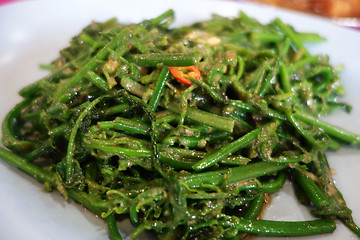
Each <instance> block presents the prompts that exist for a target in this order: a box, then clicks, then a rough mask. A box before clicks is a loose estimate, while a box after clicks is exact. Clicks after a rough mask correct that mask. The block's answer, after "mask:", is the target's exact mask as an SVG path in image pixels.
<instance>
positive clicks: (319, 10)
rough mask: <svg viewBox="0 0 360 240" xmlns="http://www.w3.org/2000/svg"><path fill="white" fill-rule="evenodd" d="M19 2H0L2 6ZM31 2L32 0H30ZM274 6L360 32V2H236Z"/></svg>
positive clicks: (345, 0) (318, 0)
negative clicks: (312, 15) (328, 19)
mask: <svg viewBox="0 0 360 240" xmlns="http://www.w3.org/2000/svg"><path fill="white" fill-rule="evenodd" d="M17 1H29V0H0V6H1V5H4V4H8V3H12V2H17ZM30 1H31V0H30ZM234 1H244V2H246V1H247V2H257V3H259V4H267V5H274V6H277V7H281V8H287V9H292V10H295V11H299V12H305V13H310V14H314V15H319V16H322V17H326V18H330V19H331V20H333V21H334V22H335V23H337V24H339V25H342V26H347V27H352V28H355V29H358V30H360V0H234Z"/></svg>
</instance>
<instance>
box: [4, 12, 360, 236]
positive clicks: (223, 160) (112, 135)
mask: <svg viewBox="0 0 360 240" xmlns="http://www.w3.org/2000/svg"><path fill="white" fill-rule="evenodd" d="M173 20H174V12H173V11H172V10H169V11H166V12H165V13H163V14H162V15H160V16H158V17H155V18H153V19H150V20H145V21H143V22H141V23H139V24H129V25H124V24H121V23H118V22H117V20H116V19H110V20H109V21H107V22H103V23H99V22H93V23H91V24H90V25H89V26H87V27H86V28H84V29H83V30H82V31H81V33H80V34H79V35H77V36H75V37H74V38H73V39H72V40H71V43H70V46H69V47H67V48H65V49H63V50H61V51H60V56H59V57H58V58H57V59H56V60H54V61H53V62H52V63H51V64H50V65H48V66H47V68H48V69H50V70H51V73H50V74H49V75H48V76H46V77H45V78H43V79H40V80H39V81H37V82H35V83H33V84H31V85H29V86H27V87H25V88H23V89H22V90H21V91H20V95H21V96H22V97H23V101H22V102H21V103H19V104H18V105H16V106H15V107H14V108H13V109H12V110H11V111H10V112H9V113H8V115H7V116H6V118H5V120H4V122H3V125H2V140H3V143H4V145H5V146H6V147H7V148H8V149H9V150H7V149H5V148H0V157H1V158H3V159H5V160H7V161H9V162H10V163H12V164H13V165H15V166H17V167H18V168H20V169H22V170H23V171H25V172H27V173H29V174H30V175H32V176H34V177H35V178H36V179H38V180H39V181H41V182H44V184H45V186H46V188H47V189H48V190H49V191H50V190H52V189H57V190H58V191H59V192H60V193H61V194H62V195H63V196H64V197H65V199H67V198H72V199H74V200H75V201H77V202H79V203H80V204H82V205H83V206H85V207H86V208H88V209H89V210H91V211H93V212H94V213H95V214H98V215H99V216H101V217H102V218H104V219H106V220H107V223H108V229H109V235H110V237H111V239H121V235H120V233H119V231H118V228H117V225H116V219H117V217H118V216H120V215H126V216H128V217H129V218H130V220H131V222H132V223H133V224H134V226H135V230H134V232H133V233H132V234H131V236H130V237H131V238H133V239H135V238H137V237H138V236H140V235H141V234H142V233H143V232H144V231H146V230H150V231H153V232H155V233H156V235H157V236H158V238H159V239H242V238H243V237H244V236H246V235H247V234H260V235H265V236H266V235H268V236H303V235H313V234H322V233H328V232H332V231H334V230H335V227H336V224H335V221H334V220H335V219H339V220H341V221H342V222H343V223H344V224H345V225H346V226H347V227H348V228H349V229H351V230H352V231H353V232H354V233H355V234H357V236H360V230H359V227H358V226H357V225H356V224H355V223H354V221H353V219H352V216H351V210H350V209H349V208H348V207H347V206H346V203H345V201H344V199H343V198H342V195H341V193H340V192H339V191H338V190H337V188H336V186H335V184H334V182H333V180H332V177H331V171H330V167H329V165H328V162H327V160H326V155H325V152H326V150H327V149H335V150H336V149H339V148H340V145H341V144H353V145H358V146H360V136H357V135H355V134H353V133H350V132H348V131H346V130H343V129H340V128H339V127H336V126H333V125H331V124H328V123H326V122H325V121H323V120H321V119H320V118H319V117H320V116H324V115H326V114H330V113H331V112H332V111H333V110H334V109H338V108H340V109H344V110H346V111H350V109H351V108H350V106H348V105H347V104H344V103H341V102H338V97H339V96H341V95H342V94H343V93H344V89H343V88H342V86H341V83H340V82H339V74H338V72H337V69H336V68H335V67H333V66H332V65H331V64H330V63H329V59H328V57H327V56H325V55H312V54H311V53H309V52H308V51H307V49H306V48H305V47H304V43H305V42H318V41H323V40H324V39H323V38H322V37H321V36H318V35H317V34H309V33H299V32H297V31H296V30H295V29H294V28H292V27H291V26H289V25H287V24H285V23H283V22H282V21H281V20H280V19H275V20H274V21H272V22H270V23H268V24H261V23H259V22H258V21H257V20H255V19H253V18H250V17H249V16H247V15H246V14H245V13H243V12H240V13H239V15H238V16H237V17H234V18H226V17H222V16H219V15H213V17H212V19H210V20H207V21H204V22H198V23H194V24H192V25H189V26H183V27H180V28H171V27H170V25H171V23H172V22H173ZM286 180H288V181H292V182H293V184H294V186H295V187H296V189H297V190H298V191H297V196H298V197H299V200H300V201H301V202H302V203H304V204H307V205H308V206H309V209H310V210H311V211H312V213H313V214H314V216H316V217H317V218H318V219H316V220H311V221H301V222H296V221H294V222H285V221H269V220H261V219H260V218H261V210H262V208H263V207H264V204H265V199H266V198H267V197H268V196H269V194H271V193H273V192H276V191H280V190H281V188H282V186H283V184H284V182H285V181H286Z"/></svg>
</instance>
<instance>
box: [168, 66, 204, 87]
mask: <svg viewBox="0 0 360 240" xmlns="http://www.w3.org/2000/svg"><path fill="white" fill-rule="evenodd" d="M169 70H170V73H171V74H172V75H173V76H174V77H175V78H176V79H177V80H178V81H179V82H182V83H184V84H186V85H188V86H190V85H191V84H192V82H191V81H190V79H189V78H195V79H200V78H201V73H200V70H199V69H198V68H197V67H196V66H188V67H169Z"/></svg>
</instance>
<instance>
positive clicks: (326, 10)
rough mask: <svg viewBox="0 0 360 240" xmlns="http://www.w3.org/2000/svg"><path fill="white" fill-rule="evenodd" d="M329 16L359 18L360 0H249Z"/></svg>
mask: <svg viewBox="0 0 360 240" xmlns="http://www.w3.org/2000/svg"><path fill="white" fill-rule="evenodd" d="M249 1H253V2H259V3H265V4H271V5H276V6H279V7H283V8H289V9H293V10H297V11H301V12H307V13H312V14H316V15H321V16H324V17H331V18H360V0H249Z"/></svg>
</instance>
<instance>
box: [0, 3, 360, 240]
mask: <svg viewBox="0 0 360 240" xmlns="http://www.w3.org/2000/svg"><path fill="white" fill-rule="evenodd" d="M169 8H172V9H174V10H175V11H176V17H177V20H178V21H177V23H176V25H178V24H189V23H192V22H194V21H199V20H204V19H206V18H209V17H210V15H211V13H218V14H221V15H225V16H234V15H236V14H237V13H238V11H239V10H243V11H244V12H245V13H247V14H248V15H250V16H252V17H255V18H257V19H259V20H260V21H262V22H265V23H266V22H269V21H270V20H272V19H274V18H275V17H280V18H281V19H282V20H283V21H284V22H286V23H290V24H292V25H293V26H295V27H296V29H297V30H299V31H310V32H318V33H320V34H321V35H323V36H324V37H326V38H327V39H328V41H327V42H326V43H323V44H317V45H316V46H310V50H311V52H312V53H326V54H328V55H330V57H331V62H332V63H333V64H344V66H345V71H344V72H343V73H342V75H341V76H342V79H343V84H344V86H345V88H346V90H347V95H346V97H345V98H344V101H347V102H349V103H351V104H352V105H353V111H352V113H351V114H345V113H343V112H340V111H339V112H336V114H335V115H333V116H331V117H329V118H327V119H328V120H329V121H330V122H332V123H335V124H337V125H339V126H342V127H344V128H346V129H348V130H351V131H354V132H356V133H358V134H360V128H359V126H360V120H359V119H360V94H359V93H358V92H359V90H360V81H359V76H360V67H359V63H360V46H359V44H360V33H359V32H355V31H352V30H348V29H343V28H340V27H338V26H335V25H333V24H332V23H331V22H330V21H329V20H326V19H322V18H317V17H314V16H309V15H303V14H299V13H295V12H291V11H284V10H280V9H277V8H273V7H265V6H261V5H254V4H248V3H239V2H231V1H229V2H227V1H199V0H198V1H194V0H192V1H188V0H180V1H178V0H176V1H169V0H161V1H154V0H152V1H146V0H131V1H119V0H118V1H116V0H113V1H112V0H105V1H104V0H102V1H96V0H86V1H85V0H83V1H82V0H81V1H80V0H77V1H64V0H56V1H30V2H20V3H14V4H9V5H6V6H3V7H0V109H1V110H0V120H1V121H2V119H3V118H4V116H5V114H6V113H7V112H8V111H9V110H10V109H11V108H12V107H13V106H14V104H16V103H17V102H19V101H20V97H18V95H17V92H18V90H19V89H21V88H22V87H23V86H25V85H27V84H29V83H31V82H33V81H35V80H38V79H39V78H40V77H42V76H44V75H45V74H46V72H44V71H41V70H39V68H38V66H39V64H40V63H48V62H50V61H51V60H53V59H54V58H55V57H56V56H57V55H58V51H59V50H60V49H61V48H63V47H66V46H67V44H68V42H69V40H70V38H71V37H72V36H73V35H75V34H76V33H78V32H79V31H80V30H81V29H82V28H83V27H84V26H86V25H87V24H88V23H90V21H92V20H97V21H104V20H107V19H109V18H111V17H114V16H115V17H117V18H118V19H119V21H121V22H125V23H129V22H139V21H141V20H143V19H147V18H151V17H155V16H157V15H159V14H160V13H162V12H164V11H165V10H167V9H169ZM176 25H174V26H176ZM328 158H329V161H330V164H331V166H332V167H333V168H334V169H336V175H335V176H334V177H335V180H336V183H337V186H338V187H339V189H340V190H341V191H342V193H343V195H344V197H345V199H346V200H347V203H348V206H349V207H350V208H352V209H353V214H354V218H355V221H356V222H358V223H360V205H359V204H358V199H360V191H359V190H360V189H359V182H360V174H359V173H358V172H359V169H360V162H359V161H360V149H358V148H357V149H356V148H353V147H345V148H343V149H342V150H340V151H338V152H330V153H329V154H328ZM0 176H1V178H0V179H1V181H0V194H1V200H0V239H3V240H8V239H11V240H18V239H37V240H43V239H44V240H48V239H53V240H56V239H78V240H81V239H87V240H91V239H94V240H95V239H97V240H98V239H108V237H107V230H106V225H105V224H104V222H103V221H102V220H101V219H99V218H97V217H95V216H93V215H92V214H91V213H89V212H87V211H84V210H83V209H82V208H81V207H79V206H78V205H77V204H74V202H72V201H67V202H66V201H64V200H63V198H62V197H61V196H59V194H58V193H56V192H54V193H51V194H49V193H45V192H44V190H43V187H42V185H41V184H39V183H37V182H36V181H35V180H33V179H32V178H31V177H29V176H27V175H26V174H24V173H22V172H21V171H19V170H17V169H15V168H13V167H12V166H10V165H9V164H7V163H5V162H4V161H0ZM286 188H287V190H286V191H283V192H281V193H278V194H275V195H274V196H273V200H272V204H271V206H270V207H269V208H268V209H267V211H266V214H265V218H266V219H280V220H303V219H309V218H310V215H309V214H308V211H307V209H305V208H303V207H301V206H298V204H297V203H296V202H294V200H293V199H292V193H291V188H290V187H289V186H286ZM120 225H121V226H120V227H121V229H122V231H123V232H124V233H125V234H129V232H130V231H131V227H130V226H129V225H125V224H124V223H122V224H120ZM146 238H148V236H145V237H143V239H146ZM325 238H326V239H356V237H355V236H354V235H353V234H352V233H351V232H349V231H348V230H347V229H346V228H345V227H344V226H343V225H342V224H339V225H338V228H337V230H336V231H335V232H334V233H333V234H330V235H326V236H318V237H309V238H296V239H325ZM272 239H277V238H272Z"/></svg>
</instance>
